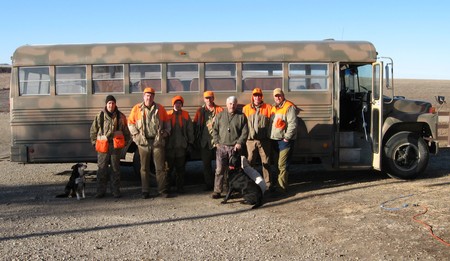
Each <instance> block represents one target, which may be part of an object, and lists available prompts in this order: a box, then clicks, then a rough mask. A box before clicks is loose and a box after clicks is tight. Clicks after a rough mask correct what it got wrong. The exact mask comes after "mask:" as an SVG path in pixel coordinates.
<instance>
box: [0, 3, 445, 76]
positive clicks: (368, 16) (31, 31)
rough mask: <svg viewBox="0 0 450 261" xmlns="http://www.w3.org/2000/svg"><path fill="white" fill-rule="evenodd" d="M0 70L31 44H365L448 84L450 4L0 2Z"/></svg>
mask: <svg viewBox="0 0 450 261" xmlns="http://www.w3.org/2000/svg"><path fill="white" fill-rule="evenodd" d="M0 6H1V9H0V14H1V15H0V17H1V21H2V31H3V34H2V38H1V41H0V64H1V63H6V64H11V60H10V57H11V56H12V54H13V53H14V50H15V49H16V48H17V47H19V46H21V45H26V44H31V45H38V44H66V43H108V42H113V43H118V42H197V41H208V42H210V41H232V42H233V41H285V40H286V41H301V40H323V39H329V38H333V39H335V40H364V41H370V42H372V43H373V44H374V45H375V47H376V48H377V50H378V53H379V55H380V56H388V57H391V58H393V59H394V76H395V77H396V78H411V79H447V80H450V69H449V68H450V67H449V66H448V63H449V61H450V50H449V48H450V4H448V2H447V1H437V0H427V1H415V0H410V1H407V0H396V1H392V0H390V1H387V0H377V1H334V0H328V1H326V0H325V1H311V0H309V1H305V0H272V1H268V0H258V1H246V0H226V1H222V0H207V1H206V0H191V1H188V0H185V1H182V0H160V1H152V0H140V1H138V0H128V1H118V0H109V1H106V0H89V1H88V0H77V1H72V0H67V1H61V0H41V1H11V0H9V1H2V3H1V4H0Z"/></svg>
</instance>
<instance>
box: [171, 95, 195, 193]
mask: <svg viewBox="0 0 450 261" xmlns="http://www.w3.org/2000/svg"><path fill="white" fill-rule="evenodd" d="M183 104H184V99H183V97H181V96H179V95H177V96H175V97H173V98H172V106H173V110H170V111H168V113H167V114H168V116H169V121H170V122H171V133H170V136H169V140H168V144H167V146H166V161H167V165H168V167H169V174H168V176H169V177H170V176H171V174H172V172H173V171H174V170H175V171H176V175H175V181H176V182H175V183H176V187H177V192H178V193H184V174H185V171H186V170H185V167H186V151H187V150H188V149H190V150H192V147H193V143H194V128H193V125H192V120H191V117H190V116H189V113H188V112H187V111H185V110H183V109H181V108H182V106H183Z"/></svg>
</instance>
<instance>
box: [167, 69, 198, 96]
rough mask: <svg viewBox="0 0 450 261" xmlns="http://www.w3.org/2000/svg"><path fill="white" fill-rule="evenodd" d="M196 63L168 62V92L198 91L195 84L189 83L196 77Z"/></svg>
mask: <svg viewBox="0 0 450 261" xmlns="http://www.w3.org/2000/svg"><path fill="white" fill-rule="evenodd" d="M198 75H199V71H198V64H193V63H190V64H168V65H167V91H168V92H189V91H198V90H199V87H198V80H197V81H196V82H197V85H194V84H191V83H192V81H193V80H194V79H198Z"/></svg>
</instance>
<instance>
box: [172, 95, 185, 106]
mask: <svg viewBox="0 0 450 261" xmlns="http://www.w3.org/2000/svg"><path fill="white" fill-rule="evenodd" d="M177 101H181V105H183V104H184V99H183V97H181V96H180V95H177V96H174V97H173V98H172V106H173V105H175V102H177Z"/></svg>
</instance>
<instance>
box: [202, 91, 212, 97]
mask: <svg viewBox="0 0 450 261" xmlns="http://www.w3.org/2000/svg"><path fill="white" fill-rule="evenodd" d="M203 97H204V98H206V97H214V92H212V91H206V92H204V93H203Z"/></svg>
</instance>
